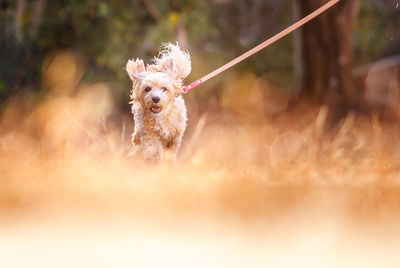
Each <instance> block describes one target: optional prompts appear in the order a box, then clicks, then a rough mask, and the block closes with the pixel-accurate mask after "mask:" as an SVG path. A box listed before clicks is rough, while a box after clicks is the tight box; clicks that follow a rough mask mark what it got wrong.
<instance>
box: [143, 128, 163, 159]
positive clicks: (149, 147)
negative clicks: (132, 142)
mask: <svg viewBox="0 0 400 268" xmlns="http://www.w3.org/2000/svg"><path fill="white" fill-rule="evenodd" d="M141 144H142V150H143V156H144V157H145V158H146V159H147V160H150V161H151V162H153V163H160V162H161V160H162V154H163V146H162V143H161V141H160V140H159V139H158V138H157V137H154V136H153V135H144V136H142V139H141Z"/></svg>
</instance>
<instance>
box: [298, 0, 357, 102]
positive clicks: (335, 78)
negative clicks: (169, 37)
mask: <svg viewBox="0 0 400 268" xmlns="http://www.w3.org/2000/svg"><path fill="white" fill-rule="evenodd" d="M326 2H327V0H300V1H299V4H300V12H301V14H302V17H304V16H306V15H307V14H309V13H311V12H312V11H314V10H315V9H317V8H318V7H320V6H322V5H323V4H325V3H326ZM360 2H361V0H342V1H340V2H339V3H338V4H336V6H335V7H333V8H332V9H331V10H328V11H327V12H326V13H325V14H323V15H321V16H320V17H319V18H317V19H315V20H313V21H311V22H310V23H309V24H307V25H305V26H304V27H303V28H302V30H301V31H302V58H303V72H304V79H303V92H304V94H305V95H307V96H311V97H312V98H313V99H315V100H317V101H320V102H323V103H328V104H331V105H334V106H337V105H340V106H341V105H345V106H347V107H356V106H358V105H359V103H360V100H361V97H360V91H359V90H358V89H357V88H356V87H355V84H354V81H353V76H352V69H353V62H352V57H353V25H354V21H355V19H356V17H357V14H358V10H359V6H360Z"/></svg>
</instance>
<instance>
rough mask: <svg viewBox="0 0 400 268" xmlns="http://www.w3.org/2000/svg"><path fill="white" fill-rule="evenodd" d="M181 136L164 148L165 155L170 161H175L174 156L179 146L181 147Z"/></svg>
mask: <svg viewBox="0 0 400 268" xmlns="http://www.w3.org/2000/svg"><path fill="white" fill-rule="evenodd" d="M181 141H182V137H178V138H177V139H175V140H174V141H173V142H172V143H171V144H169V146H168V150H166V153H167V157H168V159H169V160H170V161H171V162H172V163H174V164H175V163H176V156H177V155H178V151H179V148H180V147H181Z"/></svg>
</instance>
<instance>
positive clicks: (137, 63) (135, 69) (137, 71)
mask: <svg viewBox="0 0 400 268" xmlns="http://www.w3.org/2000/svg"><path fill="white" fill-rule="evenodd" d="M125 69H126V72H127V73H128V75H129V78H130V79H131V80H132V82H133V87H132V90H131V96H130V97H131V102H130V103H131V104H132V103H133V102H134V101H136V89H137V86H138V85H139V83H140V81H141V80H143V78H144V76H145V72H146V67H145V66H144V62H143V60H141V59H136V60H128V62H127V63H126V68H125Z"/></svg>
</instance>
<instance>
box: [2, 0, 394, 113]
mask: <svg viewBox="0 0 400 268" xmlns="http://www.w3.org/2000/svg"><path fill="white" fill-rule="evenodd" d="M311 2H315V5H317V6H318V5H320V4H321V3H322V4H323V3H324V2H326V1H320V0H318V1H317V0H314V1H311ZM342 2H346V0H343V1H342ZM347 2H349V1H347ZM303 3H305V2H303V1H301V0H282V1H272V0H204V1H199V0H170V1H159V0H118V1H101V0H99V1H95V0H87V1H81V0H52V1H48V0H0V62H1V64H0V98H1V103H4V101H5V100H7V99H8V98H9V97H10V96H12V95H14V94H30V95H32V94H33V95H35V96H36V95H37V96H39V97H40V96H41V95H40V91H41V90H42V89H43V87H44V82H43V77H42V75H41V73H42V70H43V69H44V68H46V66H47V65H46V64H49V62H51V59H52V57H54V56H55V55H56V54H57V53H59V52H63V51H69V53H72V55H75V57H76V58H77V59H78V62H79V65H80V68H81V69H82V70H83V72H82V77H81V78H80V79H81V80H80V82H82V83H86V82H88V83H90V82H96V83H97V82H102V83H107V85H108V86H109V87H110V88H111V89H112V95H113V97H114V98H115V102H116V103H117V104H118V105H117V107H123V110H128V109H129V108H128V106H127V102H128V96H129V88H130V81H129V79H128V76H127V75H126V73H125V71H124V66H125V63H126V61H127V59H129V58H133V57H135V58H136V57H140V58H144V59H145V60H146V61H147V62H148V61H149V60H151V58H152V57H153V56H155V55H157V52H158V49H159V47H160V45H161V44H162V43H164V42H176V41H178V42H179V44H180V45H181V46H182V47H184V48H185V49H188V50H189V51H190V53H191V55H192V63H193V71H192V74H191V76H190V77H189V78H188V79H187V81H186V82H187V83H189V82H191V81H192V80H194V79H197V78H199V77H200V76H202V75H205V74H206V73H208V72H210V71H212V70H214V69H215V68H216V67H219V66H220V65H222V64H224V63H226V62H227V61H229V60H230V59H232V58H234V57H236V56H238V55H240V54H241V53H243V52H245V51H247V50H248V49H250V48H252V47H253V46H255V45H257V44H258V43H260V42H261V41H263V40H265V39H267V38H268V37H270V36H272V35H273V34H275V33H277V32H278V31H280V30H282V29H284V28H285V27H287V26H288V25H289V24H291V23H292V22H293V21H294V20H297V19H298V18H297V17H298V16H296V13H299V12H298V10H297V11H296V8H295V7H296V6H299V5H300V6H301V5H302V4H303ZM300 9H301V8H300ZM303 11H304V12H308V10H306V9H305V7H304V8H303ZM310 11H312V10H310ZM399 12H400V9H399V8H398V3H397V2H396V1H395V0H364V1H361V6H360V7H359V10H357V19H356V21H355V25H354V28H353V27H352V25H347V26H348V28H349V31H352V35H353V36H354V43H353V44H351V45H352V47H353V52H354V68H355V69H356V68H358V67H359V66H362V65H365V64H369V63H371V62H375V61H377V60H379V59H381V58H384V57H393V56H396V55H398V54H400V38H399V30H398V29H399V25H400V15H399V14H400V13H399ZM300 14H301V12H300ZM316 23H318V21H317V22H316ZM309 27H312V26H309ZM311 32H313V31H311ZM300 33H301V32H297V33H296V34H295V35H290V36H289V37H286V38H284V39H283V40H281V41H279V42H277V43H275V44H274V45H272V46H271V47H269V48H268V49H266V50H264V51H262V52H260V53H259V54H257V55H256V56H253V57H251V58H249V59H248V60H246V61H245V62H243V63H241V64H240V65H238V66H235V68H234V69H233V70H230V71H229V72H227V73H225V74H223V75H220V76H219V77H217V78H215V79H213V80H211V81H210V82H208V83H206V84H205V85H204V86H202V88H199V89H198V90H195V91H194V92H193V93H191V94H189V95H190V96H188V98H189V100H190V99H191V100H196V101H197V102H210V103H211V102H212V101H215V100H217V101H218V99H221V90H223V88H224V82H227V81H235V79H236V77H237V75H236V74H251V75H254V76H256V77H258V76H262V77H263V78H265V79H266V80H267V81H268V83H269V84H270V87H273V88H275V89H277V90H279V91H282V92H298V91H299V90H301V89H302V88H303V89H304V87H305V86H306V85H305V84H304V83H303V82H302V80H303V78H302V77H303V76H304V73H303V72H302V71H301V69H302V68H301V64H303V65H304V64H307V62H306V63H299V62H300V61H307V59H304V58H302V55H301V52H299V51H297V52H296V38H300V39H301V36H300ZM315 34H318V31H315ZM296 36H297V37H296ZM317 38H320V37H318V36H317ZM321 38H322V37H321ZM339 38H340V36H338V39H339ZM334 45H336V46H339V45H338V44H334ZM326 53H328V52H326ZM299 64H300V65H299ZM326 64H329V63H326ZM296 65H297V67H296ZM299 66H300V67H299ZM296 68H297V69H296ZM312 68H316V67H315V66H314V67H312ZM303 69H304V68H303ZM360 73H361V74H363V72H362V71H361V72H360ZM315 75H316V76H317V75H318V74H315ZM363 75H364V74H363ZM363 86H364V85H363V84H361V85H358V87H360V89H359V90H364V89H363ZM339 92H340V91H339ZM37 93H39V94H37ZM318 101H322V102H323V101H324V99H318ZM0 105H2V104H0Z"/></svg>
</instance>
